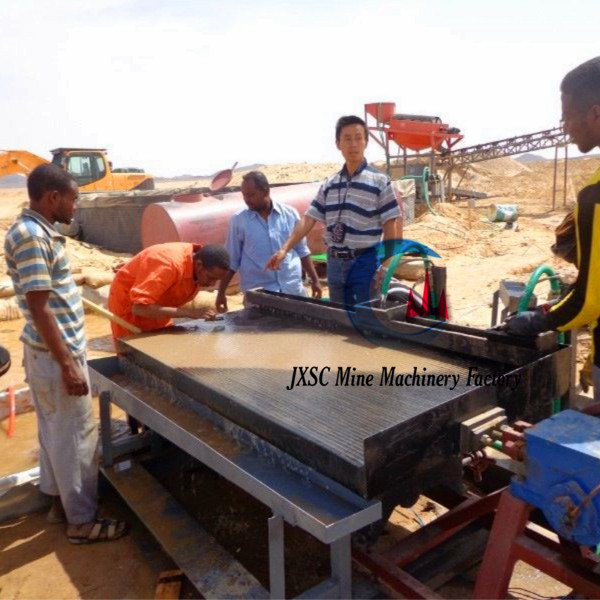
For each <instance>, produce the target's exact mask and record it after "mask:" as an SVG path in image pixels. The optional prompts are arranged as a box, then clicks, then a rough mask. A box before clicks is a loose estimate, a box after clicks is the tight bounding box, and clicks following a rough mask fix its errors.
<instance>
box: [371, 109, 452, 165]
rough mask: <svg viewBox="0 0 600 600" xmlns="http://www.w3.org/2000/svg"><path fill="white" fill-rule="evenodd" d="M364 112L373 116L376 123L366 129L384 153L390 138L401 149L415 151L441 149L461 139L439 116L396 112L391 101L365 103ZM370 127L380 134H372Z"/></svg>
mask: <svg viewBox="0 0 600 600" xmlns="http://www.w3.org/2000/svg"><path fill="white" fill-rule="evenodd" d="M365 115H369V116H371V117H373V119H375V122H376V124H375V125H374V126H373V125H369V127H368V129H369V132H370V134H371V136H372V137H373V138H374V139H375V140H376V141H377V143H379V144H380V145H382V146H383V147H384V148H385V149H386V153H387V154H388V155H389V142H390V141H393V142H395V143H396V144H397V145H398V146H400V148H402V149H403V150H407V149H408V150H413V151H415V152H419V151H421V150H426V149H431V150H435V151H439V152H442V153H444V152H448V151H449V150H450V148H451V147H452V146H454V144H456V143H457V142H459V141H460V140H462V139H463V136H462V135H461V134H460V133H459V130H458V129H456V128H451V127H450V126H449V125H448V124H446V123H442V121H441V119H440V118H439V117H430V116H426V115H407V114H396V105H395V104H394V103H393V102H374V103H371V104H365ZM374 131H377V132H379V134H380V136H379V137H378V136H376V135H374V134H373V132H374ZM381 138H382V139H381Z"/></svg>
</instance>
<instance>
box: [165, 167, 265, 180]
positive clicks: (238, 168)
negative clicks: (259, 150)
mask: <svg viewBox="0 0 600 600" xmlns="http://www.w3.org/2000/svg"><path fill="white" fill-rule="evenodd" d="M263 167H266V165H264V164H261V163H254V164H252V165H244V166H242V167H236V168H235V169H234V171H252V170H253V169H262V168H263ZM222 170H223V169H219V171H222ZM219 171H215V172H214V173H210V174H209V175H187V174H186V175H175V176H174V177H154V179H155V180H156V181H189V180H193V179H210V178H211V177H214V176H215V175H216V174H217V173H219Z"/></svg>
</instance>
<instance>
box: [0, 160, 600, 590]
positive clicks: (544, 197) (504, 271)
mask: <svg viewBox="0 0 600 600" xmlns="http://www.w3.org/2000/svg"><path fill="white" fill-rule="evenodd" d="M599 166H600V160H598V159H578V160H572V161H570V162H569V174H568V179H567V202H566V206H563V201H562V171H561V168H559V190H560V193H559V195H558V199H557V207H556V209H555V210H552V163H551V162H548V163H546V162H540V163H530V164H527V165H523V164H520V163H518V162H516V161H514V160H512V159H508V158H507V159H499V160H496V161H490V162H486V163H480V164H477V165H473V166H472V167H471V168H470V169H469V170H468V171H467V172H466V173H464V174H461V173H459V174H457V175H456V177H455V184H456V183H458V180H459V178H460V177H461V176H463V177H462V181H461V183H460V187H462V188H468V189H473V190H477V191H482V192H487V193H488V194H490V196H491V197H490V198H489V199H486V200H478V201H477V202H476V207H475V208H474V209H473V210H470V209H469V208H468V206H467V203H466V202H458V203H452V204H449V203H446V204H444V205H439V206H438V207H436V211H437V212H438V215H437V216H436V215H432V214H426V215H424V216H422V217H421V218H420V219H418V221H417V222H416V223H415V224H413V225H411V226H409V227H407V228H405V233H404V235H405V237H407V238H410V239H414V240H418V241H421V242H423V243H425V244H427V245H428V246H430V247H432V248H433V249H434V250H436V251H438V253H439V254H440V255H441V257H442V261H443V264H445V265H446V267H447V269H448V290H447V291H448V303H449V309H450V315H451V321H453V322H456V323H461V324H466V325H472V326H476V327H488V326H489V324H490V316H491V301H492V293H493V292H494V291H495V290H496V289H497V288H498V284H499V281H500V280H501V279H503V278H509V279H517V280H521V281H526V280H527V278H528V277H529V275H530V274H531V272H532V271H533V270H534V269H535V268H536V267H537V266H538V265H540V264H542V263H546V264H549V265H551V266H553V267H554V268H555V269H557V270H558V271H559V272H561V273H564V274H565V276H567V277H571V278H573V277H574V275H575V271H574V269H573V268H572V267H569V266H568V265H566V264H565V263H564V262H562V261H561V260H559V259H556V258H554V257H553V256H552V254H551V252H550V250H549V248H550V245H551V244H552V243H553V241H554V228H555V227H556V225H557V224H558V223H559V222H560V221H561V220H562V218H563V216H564V214H565V213H566V211H567V209H568V208H569V206H570V205H571V204H572V203H573V201H574V200H575V192H576V190H577V189H578V188H579V187H581V185H582V183H583V182H584V181H585V179H586V177H588V176H589V175H590V174H591V173H592V172H593V171H594V170H595V169H596V168H598V167H599ZM336 168H338V166H337V165H334V164H328V165H313V164H301V165H276V166H269V167H266V168H265V169H263V170H264V171H265V173H266V174H267V176H268V177H269V180H270V181H272V182H283V181H308V180H320V179H323V178H324V177H325V176H326V175H328V174H330V173H331V172H332V171H334V170H335V169H336ZM241 175H242V173H241V172H236V173H235V176H234V179H233V181H232V183H233V184H236V183H239V181H240V179H241ZM207 183H208V180H194V181H189V182H182V181H177V182H175V183H169V182H163V183H161V184H160V187H162V188H168V187H184V186H185V185H200V186H202V185H206V184H207ZM25 202H26V192H25V190H23V189H16V190H11V189H9V190H6V189H5V190H0V254H3V253H2V250H1V248H2V247H3V238H4V233H5V231H6V228H7V227H8V225H9V224H10V223H11V222H12V220H13V219H14V217H15V215H16V214H18V212H19V211H20V209H21V207H22V206H23V205H24V204H25ZM492 202H493V203H497V204H502V203H510V204H515V203H516V204H518V205H519V215H520V216H519V220H518V228H513V229H506V228H505V227H504V225H503V224H492V223H489V222H488V221H487V219H486V214H487V211H488V207H489V205H490V204H491V203H492ZM68 251H69V254H70V256H71V260H72V264H73V266H74V268H76V269H81V270H82V271H85V270H93V271H94V272H95V273H110V270H111V267H112V266H113V264H114V263H115V262H116V261H118V260H119V259H120V258H121V257H122V256H123V255H117V254H115V253H113V252H108V251H105V250H102V249H99V248H96V247H91V246H89V245H86V244H82V243H80V242H77V241H74V240H69V242H68ZM5 278H6V269H5V264H4V261H3V260H0V290H1V289H2V285H1V284H2V281H3V280H5ZM420 287H421V284H420V283H417V288H416V289H417V290H419V289H420ZM546 288H548V289H549V286H548V285H547V284H543V285H540V286H539V287H538V289H537V290H536V292H539V294H540V295H541V296H542V297H544V296H545V293H546V292H545V290H546ZM213 298H214V296H211V295H209V294H206V295H204V296H203V298H202V299H201V301H202V302H203V303H207V304H210V303H211V302H212V301H213ZM239 302H240V297H239V296H238V297H237V298H231V301H230V307H231V306H233V305H236V304H237V305H239ZM86 326H87V331H88V337H89V339H90V350H91V356H102V355H106V353H108V352H110V351H111V347H110V339H109V338H108V335H109V327H108V323H107V322H106V321H105V320H103V319H102V318H100V317H97V316H95V315H88V316H87V317H86ZM21 328H22V321H21V320H12V321H3V322H2V323H0V332H1V340H2V341H1V343H2V344H3V345H7V346H8V347H9V348H10V350H11V352H12V354H13V368H12V370H11V371H10V372H9V373H8V375H6V376H4V377H3V378H2V381H0V387H2V388H4V389H5V388H6V387H7V386H9V385H14V386H16V387H19V386H21V385H23V372H22V369H21V368H20V364H21V350H20V343H19V342H18V335H19V332H20V329H21ZM585 348H586V344H585V343H584V344H583V345H582V348H581V350H580V355H581V357H582V358H583V356H584V355H585V351H586V350H585ZM5 427H6V422H4V423H0V476H1V475H2V474H6V473H13V472H16V471H19V470H23V469H26V468H29V467H31V466H32V465H33V464H35V461H36V458H37V442H36V435H37V434H36V425H35V418H34V415H33V414H32V413H30V414H25V415H20V416H19V417H18V419H17V429H16V434H15V436H14V437H13V438H7V437H6V435H5V432H4V429H5ZM117 504H118V503H117ZM411 519H412V516H410V515H405V517H404V518H403V519H400V526H401V528H403V531H406V529H407V528H410V526H409V525H408V524H409V523H410V521H411ZM413 520H414V519H413ZM413 526H414V523H413ZM136 543H137V542H136V541H135V537H132V538H130V539H129V541H121V542H119V543H117V544H115V545H111V544H107V545H101V546H99V547H97V548H94V549H93V551H91V553H90V552H88V551H87V549H84V550H83V551H82V550H81V549H77V550H76V551H74V550H73V549H72V548H69V547H68V545H67V544H66V542H65V541H64V539H63V538H62V533H61V532H60V531H59V532H58V533H57V530H56V527H55V529H53V530H51V528H49V527H48V526H47V525H46V524H45V522H44V521H43V519H42V518H41V517H39V516H32V517H27V518H25V519H22V520H19V521H15V522H11V523H8V524H5V525H3V526H2V527H0V550H2V551H3V560H2V561H0V562H1V563H2V564H3V565H4V566H3V567H1V568H0V597H3V598H17V597H19V598H33V597H39V596H53V597H64V598H78V597H85V598H97V597H107V598H120V597H148V596H150V595H151V594H152V589H153V586H154V583H155V578H156V573H157V569H156V568H153V564H154V563H153V562H152V561H150V560H148V558H147V557H146V556H144V555H143V553H140V552H139V548H136ZM4 557H7V560H4ZM100 557H102V558H100ZM99 560H101V561H102V564H104V565H105V566H106V569H104V568H102V569H94V568H93V564H94V562H95V561H99ZM125 562H126V564H127V565H128V569H127V570H128V571H131V572H135V577H134V579H133V580H131V585H129V584H128V585H124V584H123V582H122V580H121V579H120V578H119V576H118V574H119V573H120V571H118V570H117V572H116V576H115V577H114V578H113V577H106V573H110V572H111V569H110V568H109V567H110V565H111V564H113V563H114V564H115V565H119V564H122V563H125ZM155 562H156V561H155ZM49 572H52V573H53V575H52V579H51V580H50V582H49V583H48V585H49V586H51V587H44V586H45V585H46V583H47V582H46V579H45V578H44V577H41V578H40V577H39V574H40V573H49ZM112 572H113V573H114V572H115V571H114V568H113V569H112ZM36 574H37V575H36ZM515 581H516V582H518V586H517V584H516V583H515ZM111 582H112V583H111ZM544 582H545V583H544ZM513 585H515V587H526V588H527V589H531V590H532V591H537V592H538V593H542V594H545V595H555V594H558V593H564V590H563V589H562V588H561V586H558V587H557V584H556V583H555V582H553V581H552V580H548V578H544V577H543V576H542V575H541V574H540V573H539V572H538V571H535V570H534V569H531V568H530V567H523V568H519V569H517V572H516V573H515V578H514V579H513ZM50 589H52V591H50ZM461 589H462V591H463V592H462V593H465V592H464V590H465V589H467V588H464V587H463V588H461ZM447 593H448V594H449V595H452V594H458V596H460V595H461V592H460V591H459V592H456V593H455V592H452V591H451V590H450V589H448V590H447Z"/></svg>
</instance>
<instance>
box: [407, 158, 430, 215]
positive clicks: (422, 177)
mask: <svg viewBox="0 0 600 600" xmlns="http://www.w3.org/2000/svg"><path fill="white" fill-rule="evenodd" d="M400 179H414V180H415V181H419V179H420V180H421V192H422V193H423V198H424V199H425V204H427V208H428V209H429V212H430V213H431V214H432V215H436V216H437V213H436V212H435V210H433V207H432V206H431V203H430V202H429V185H428V181H429V167H425V168H424V169H423V174H422V175H404V176H403V177H400Z"/></svg>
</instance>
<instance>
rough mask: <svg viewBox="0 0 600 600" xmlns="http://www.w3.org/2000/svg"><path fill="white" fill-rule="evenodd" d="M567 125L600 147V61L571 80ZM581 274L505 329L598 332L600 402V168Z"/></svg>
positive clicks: (585, 192)
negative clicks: (554, 300) (545, 305)
mask: <svg viewBox="0 0 600 600" xmlns="http://www.w3.org/2000/svg"><path fill="white" fill-rule="evenodd" d="M560 89H561V92H562V121H563V127H564V130H565V132H566V133H567V134H568V135H569V137H570V138H571V141H572V142H573V143H575V144H576V145H577V147H578V148H579V150H580V151H581V152H583V153H587V152H590V151H591V150H593V149H594V148H596V147H598V146H600V56H598V57H596V58H593V59H591V60H589V61H587V62H585V63H583V64H581V65H579V66H578V67H577V68H575V69H573V70H572V71H570V72H569V73H567V75H565V77H564V79H563V80H562V83H561V86H560ZM574 216H575V227H576V233H577V235H576V239H577V262H578V264H579V274H578V276H577V280H576V282H575V285H574V286H573V289H572V290H571V291H570V292H569V294H567V296H566V297H565V298H564V299H563V300H562V301H561V302H559V303H558V304H556V305H555V306H553V307H552V308H551V309H550V310H549V311H548V312H541V311H527V312H523V313H521V314H519V315H517V316H515V317H513V318H512V319H510V320H509V321H507V323H506V324H505V328H506V331H507V332H508V333H511V334H514V335H535V334H537V333H541V332H542V331H549V330H551V329H556V330H558V331H568V330H570V329H578V328H580V327H584V326H585V325H590V326H591V328H593V340H594V348H595V351H594V368H593V379H594V399H595V401H596V402H600V351H599V349H600V328H598V327H597V320H598V317H600V276H599V275H600V169H598V170H597V171H596V172H595V173H594V174H593V175H592V176H591V177H590V179H589V180H588V181H587V183H586V184H585V186H584V187H583V189H582V190H581V191H580V192H579V194H578V196H577V204H576V205H575V211H574Z"/></svg>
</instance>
